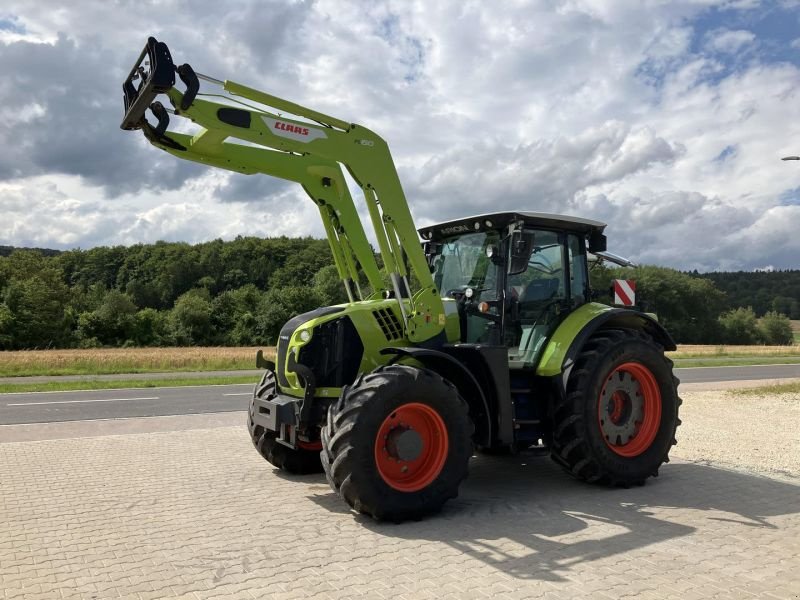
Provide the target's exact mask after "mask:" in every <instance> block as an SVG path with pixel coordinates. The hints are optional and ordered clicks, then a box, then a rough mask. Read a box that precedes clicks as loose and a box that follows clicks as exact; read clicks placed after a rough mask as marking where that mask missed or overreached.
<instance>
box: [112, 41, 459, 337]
mask: <svg viewBox="0 0 800 600" xmlns="http://www.w3.org/2000/svg"><path fill="white" fill-rule="evenodd" d="M145 55H146V56H149V58H150V61H151V64H150V68H151V72H150V73H147V72H146V70H144V69H143V68H142V67H141V66H139V67H138V70H137V67H134V70H133V71H131V75H130V76H129V78H128V80H127V81H126V82H125V85H124V86H123V87H124V89H125V96H126V116H125V120H124V121H123V125H122V127H123V128H125V129H139V128H140V129H143V130H144V133H145V135H146V136H147V137H148V139H149V140H150V141H151V142H152V143H153V144H154V145H156V146H158V147H160V148H162V149H164V150H166V151H168V152H170V153H172V154H174V155H176V156H178V157H181V158H187V159H189V160H196V161H198V162H202V163H204V164H209V165H212V166H217V167H222V168H226V169H231V170H235V171H239V172H243V173H255V172H258V173H266V174H269V175H273V176H276V177H282V178H284V179H289V180H291V181H296V182H298V183H300V184H301V185H302V186H303V187H304V188H305V189H306V191H307V192H308V193H309V195H310V196H311V198H312V199H313V200H314V201H315V202H316V203H317V205H318V206H319V207H320V211H321V214H322V217H323V223H324V224H325V229H326V233H327V234H328V239H329V241H330V243H331V247H332V248H334V257H335V258H336V257H337V256H338V258H337V268H339V269H340V271H339V272H340V275H342V276H343V278H345V277H346V276H347V275H348V274H350V267H349V263H348V256H352V255H355V256H356V257H357V259H358V262H359V263H360V264H361V266H362V268H364V270H365V273H366V272H367V271H368V270H369V271H371V273H367V277H368V278H369V279H370V283H371V284H372V285H373V289H382V286H378V285H376V284H375V283H373V281H372V280H373V278H375V272H374V271H373V270H372V268H371V265H369V263H370V261H369V260H368V259H367V258H366V256H365V251H364V245H366V247H367V248H368V247H369V245H368V243H366V236H365V235H364V233H363V227H362V226H361V222H360V220H359V219H358V213H357V210H356V208H355V206H354V204H353V202H352V198H351V197H350V195H349V193H346V190H347V187H346V184H345V182H344V178H343V176H342V174H341V171H340V170H338V164H342V165H344V166H345V168H347V170H348V171H349V173H350V174H351V175H352V176H353V178H354V179H355V181H356V182H357V183H358V185H359V186H360V187H361V189H362V191H363V193H364V198H365V200H366V205H367V209H368V212H369V216H370V221H371V223H372V226H373V229H374V231H375V237H376V240H377V242H378V246H379V249H380V252H381V255H382V257H383V263H384V269H385V271H386V273H387V274H388V276H389V279H390V280H391V282H392V288H393V292H394V295H395V297H396V298H397V299H398V303H399V306H400V310H401V312H402V314H403V321H404V325H405V327H406V335H407V337H408V339H409V340H410V341H412V342H418V343H420V342H424V341H426V340H430V339H431V338H434V337H436V336H438V335H440V334H442V333H443V330H444V322H445V319H444V307H443V305H442V300H441V298H440V297H439V293H438V291H437V289H436V287H435V284H434V282H433V278H432V277H431V273H430V270H429V268H428V264H427V261H426V259H425V255H424V253H423V251H422V247H421V245H420V243H419V236H418V234H417V231H416V228H415V226H414V221H413V219H412V217H411V213H410V211H409V208H408V203H407V202H406V198H405V194H404V193H403V189H402V185H401V184H400V180H399V177H398V175H397V170H396V168H395V166H394V161H393V160H392V156H391V153H390V152H389V148H388V146H387V144H386V142H385V141H384V140H383V139H382V138H380V137H379V136H378V135H376V134H375V133H374V132H372V131H370V130H368V129H366V128H364V127H361V126H358V125H355V124H350V123H347V122H345V121H342V120H340V119H336V118H335V117H331V116H329V115H325V114H323V113H320V112H317V111H314V110H312V109H309V108H306V107H303V106H300V105H298V104H295V103H292V102H288V101H286V100H283V99H281V98H278V97H276V96H272V95H270V94H267V93H265V92H261V91H259V90H255V89H253V88H249V87H247V86H244V85H241V84H238V83H236V82H233V81H224V82H223V81H219V80H214V79H211V78H208V77H205V76H202V75H196V74H195V73H194V71H193V70H192V68H191V67H190V66H189V65H181V66H180V67H178V68H177V69H175V68H174V67H172V69H173V70H174V71H176V72H177V73H178V75H179V76H180V78H181V79H182V80H183V82H184V83H185V84H186V91H185V92H181V91H179V90H178V89H177V88H176V87H175V86H174V74H172V73H171V71H170V67H171V65H172V62H171V57H170V55H169V51H168V49H167V48H166V45H165V44H163V43H161V42H157V41H156V40H155V39H153V38H150V40H148V46H147V47H146V48H145V51H144V52H143V53H142V56H140V62H142V60H143V57H145ZM137 73H138V74H139V76H141V78H142V83H141V85H140V87H139V88H138V89H136V88H134V87H133V84H132V80H133V79H134V78H135V77H136V76H137V75H136V74H137ZM170 74H171V75H172V83H171V84H170V81H169V75H170ZM199 78H200V79H205V80H208V81H211V82H213V83H217V84H219V85H221V86H222V87H223V89H224V90H225V91H227V92H228V93H229V94H231V95H233V96H234V97H238V98H245V99H247V100H250V101H251V102H257V103H259V104H261V105H263V106H264V107H265V108H263V109H262V108H260V107H253V106H250V105H246V104H244V103H241V102H240V105H244V106H245V107H246V108H240V106H233V105H231V104H222V103H218V102H211V101H208V100H204V99H200V98H198V97H197V96H198V90H199V82H198V79H199ZM161 93H163V94H166V95H167V96H168V98H169V100H170V103H171V104H172V106H173V110H174V114H175V115H178V116H181V117H185V118H188V119H190V120H191V121H193V122H195V123H197V124H198V125H200V126H201V127H203V128H204V130H203V131H201V132H200V133H199V134H198V135H196V136H194V137H190V136H185V135H183V136H182V135H179V134H176V133H174V132H171V131H168V130H167V127H168V123H169V117H168V116H167V110H166V109H165V108H164V107H163V106H162V105H161V104H160V103H159V102H152V100H154V99H155V97H156V96H157V95H158V94H161ZM235 101H236V100H235ZM267 107H269V108H267ZM147 108H150V110H151V111H152V112H153V114H155V115H156V116H157V118H158V121H159V122H158V125H157V126H156V127H152V126H150V125H149V124H148V123H147V121H146V119H145V117H144V114H145V111H146V109H147ZM273 110H274V111H276V112H273ZM277 111H280V112H286V113H291V114H293V115H296V116H297V117H299V118H301V119H308V120H311V121H315V122H316V123H318V124H319V126H317V125H312V124H311V123H309V122H307V121H302V120H300V119H297V118H286V117H284V116H282V115H280V114H278V112H277ZM229 138H234V139H239V140H242V141H245V142H248V143H249V144H254V145H257V146H258V147H256V148H252V147H250V146H244V145H241V144H234V143H230V142H227V141H226V140H227V139H229ZM267 149H272V150H267ZM278 157H281V158H278ZM287 157H288V158H287ZM290 165H291V166H290ZM334 165H335V167H334ZM337 170H338V176H337V175H334V171H337ZM332 186H335V188H334V189H335V193H329V194H327V195H323V194H320V193H319V192H320V191H321V190H325V189H329V188H330V187H332ZM320 201H322V202H320ZM326 206H327V207H329V208H328V213H327V215H326V214H325V212H324V211H323V208H325V207H326ZM334 215H335V218H334ZM337 220H338V223H336V221H337ZM337 225H338V226H339V227H340V229H341V230H342V231H343V232H345V234H344V241H342V238H340V237H337V236H336V235H332V234H335V233H336V231H337ZM346 249H347V250H352V253H350V252H348V251H345V250H346ZM370 252H371V251H370ZM339 261H341V263H342V265H341V266H340V264H339ZM406 261H407V263H408V267H409V268H410V269H411V271H412V272H413V273H414V275H415V276H416V278H417V281H419V283H420V289H418V290H416V291H415V292H412V291H411V289H410V286H409V283H408V279H409V278H408V275H409V273H408V272H407V269H406Z"/></svg>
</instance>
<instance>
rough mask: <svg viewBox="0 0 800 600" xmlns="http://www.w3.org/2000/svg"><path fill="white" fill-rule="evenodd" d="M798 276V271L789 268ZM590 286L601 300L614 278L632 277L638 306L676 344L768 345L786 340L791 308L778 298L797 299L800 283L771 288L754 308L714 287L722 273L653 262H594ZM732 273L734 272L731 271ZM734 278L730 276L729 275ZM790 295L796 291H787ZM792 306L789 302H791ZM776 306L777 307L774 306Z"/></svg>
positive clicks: (608, 293) (788, 339)
mask: <svg viewBox="0 0 800 600" xmlns="http://www.w3.org/2000/svg"><path fill="white" fill-rule="evenodd" d="M784 273H790V274H791V273H793V274H794V277H795V278H796V279H797V280H798V281H800V271H789V272H784ZM590 275H591V281H592V287H593V289H594V290H596V291H597V293H599V294H600V295H601V296H600V298H598V300H599V301H601V302H603V301H605V302H610V301H611V298H612V296H611V293H612V292H611V288H612V280H613V279H632V280H634V281H635V282H636V301H637V305H638V306H639V307H641V308H642V309H644V310H645V311H647V312H652V313H655V314H656V315H657V316H658V319H659V321H660V322H661V323H662V324H663V325H664V326H665V327H666V328H667V330H668V331H669V332H670V334H672V337H673V338H674V339H675V341H676V342H677V343H679V344H745V345H752V344H770V345H789V344H792V343H793V342H794V335H793V332H792V326H791V323H790V319H789V313H790V312H791V310H780V309H781V308H784V305H783V304H782V303H781V302H782V300H779V299H781V298H783V297H786V298H788V299H789V300H791V301H792V302H794V303H797V302H798V301H800V288H798V289H797V290H792V289H790V288H788V287H783V288H780V287H775V288H774V292H775V293H776V294H777V295H776V296H774V297H773V298H772V299H771V300H770V301H769V302H765V303H761V304H759V309H761V312H757V311H756V309H754V308H753V306H752V305H751V304H736V302H739V301H742V302H749V300H751V296H746V295H744V294H742V295H741V296H738V298H739V300H737V301H733V300H732V299H731V296H730V295H729V294H728V293H726V292H725V291H724V290H723V289H721V288H720V287H718V286H717V284H716V282H715V277H711V276H712V275H713V276H716V275H727V274H725V273H710V274H704V275H700V274H697V273H683V272H680V271H676V270H674V269H669V268H665V267H655V266H640V267H636V268H608V267H606V266H604V265H601V264H598V265H595V266H593V267H592V268H591V271H590ZM730 275H733V274H730ZM736 275H739V276H740V277H737V278H735V279H736V280H737V281H738V280H746V275H752V276H758V277H759V279H761V278H763V277H762V276H763V275H767V274H766V273H741V274H736ZM731 279H732V280H733V279H734V278H731ZM789 294H794V296H789ZM789 306H790V307H791V306H792V304H790V305H789ZM776 308H777V309H778V310H776Z"/></svg>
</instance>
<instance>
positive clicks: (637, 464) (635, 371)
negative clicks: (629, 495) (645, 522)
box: [551, 330, 681, 486]
mask: <svg viewBox="0 0 800 600" xmlns="http://www.w3.org/2000/svg"><path fill="white" fill-rule="evenodd" d="M677 385H678V380H677V379H676V378H675V377H674V376H673V374H672V362H671V361H670V360H669V359H668V358H667V357H666V356H665V355H664V350H663V348H661V346H659V345H658V344H657V343H656V342H655V341H654V340H653V339H652V338H651V337H650V336H648V335H646V334H644V333H642V332H639V331H633V330H605V331H600V332H598V333H597V334H595V335H594V336H592V338H590V339H589V341H588V342H587V343H586V346H585V347H584V349H583V350H582V351H581V353H580V355H579V356H578V358H577V360H576V361H575V366H574V367H573V369H572V372H571V373H570V376H569V381H568V384H567V393H566V395H565V397H564V398H562V399H561V400H560V401H559V402H557V403H556V405H555V408H554V411H553V413H554V422H553V427H554V429H553V446H552V452H551V456H552V457H553V459H554V460H555V461H556V462H558V463H560V464H561V465H562V466H563V467H564V468H566V469H567V470H568V471H569V472H570V473H571V474H572V475H574V476H576V477H578V478H579V479H583V480H586V481H590V482H597V483H608V484H612V485H623V486H626V485H631V484H641V483H643V482H644V481H645V479H647V478H648V477H650V476H655V475H658V469H659V467H660V466H661V465H662V464H663V463H664V462H668V461H669V450H670V448H671V447H672V446H673V445H674V444H675V443H676V442H675V431H676V429H677V427H678V425H680V419H679V418H678V407H679V406H680V404H681V399H680V398H679V397H678V391H677Z"/></svg>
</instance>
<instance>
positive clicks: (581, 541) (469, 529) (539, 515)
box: [311, 455, 800, 581]
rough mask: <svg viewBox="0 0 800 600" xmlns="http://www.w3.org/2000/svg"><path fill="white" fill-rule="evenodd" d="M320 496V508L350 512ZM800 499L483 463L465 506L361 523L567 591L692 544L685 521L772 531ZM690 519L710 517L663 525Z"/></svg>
mask: <svg viewBox="0 0 800 600" xmlns="http://www.w3.org/2000/svg"><path fill="white" fill-rule="evenodd" d="M314 487H315V489H314V492H317V493H316V494H313V495H312V496H311V499H312V500H313V501H314V502H316V503H317V504H319V505H320V506H322V507H324V508H326V509H328V510H330V511H333V512H338V513H347V512H351V511H349V510H348V507H347V506H346V505H345V503H344V502H343V501H342V500H341V499H340V498H339V497H338V496H336V495H334V494H333V493H322V494H319V492H320V491H322V490H320V488H317V486H314ZM799 492H800V486H797V485H793V484H792V483H788V482H786V483H784V482H781V481H778V480H774V479H767V478H763V477H758V476H754V475H748V474H745V473H737V472H734V471H727V470H722V469H717V468H713V467H708V466H703V465H697V464H691V463H679V464H675V463H673V464H670V465H666V466H665V467H664V468H662V470H661V477H659V478H657V479H651V480H649V481H648V483H647V485H645V486H644V487H633V488H630V489H609V488H603V487H596V486H591V485H587V484H585V483H581V482H579V481H576V480H574V479H572V478H570V477H569V476H567V475H566V474H565V473H564V472H562V471H561V469H560V468H558V467H557V466H556V465H554V464H553V463H552V462H551V461H550V460H549V459H546V458H542V457H526V456H524V455H521V456H516V457H485V456H480V457H477V458H474V459H473V463H472V464H471V466H470V476H469V479H468V480H467V481H465V482H464V484H463V485H462V486H461V491H460V496H459V498H457V499H456V500H451V501H450V502H448V503H447V504H446V505H445V507H444V509H443V510H442V512H441V513H440V514H439V515H437V516H433V517H430V518H428V519H425V520H424V521H421V522H410V523H404V524H401V525H394V524H389V523H376V522H374V521H373V520H371V519H369V518H367V517H364V516H363V515H358V516H356V517H355V518H356V519H357V520H358V521H359V522H360V523H362V525H363V526H364V527H366V528H367V529H369V530H371V531H373V532H374V533H376V534H378V535H382V536H387V537H395V538H402V539H424V540H431V541H439V542H443V543H446V544H448V545H450V546H452V547H454V548H457V549H458V550H460V551H461V552H463V553H465V554H467V555H469V556H472V557H475V558H478V559H480V560H482V561H484V562H485V563H487V564H490V565H492V566H494V567H495V568H497V569H500V570H502V571H503V572H505V573H508V574H509V575H512V576H514V577H517V578H522V579H534V578H535V579H542V580H549V581H561V580H563V577H561V575H559V572H561V573H565V572H567V571H569V569H570V567H571V566H574V565H577V564H580V563H583V562H590V561H594V560H598V559H601V558H607V557H610V556H614V555H616V554H621V553H625V552H629V551H631V550H635V549H637V548H643V547H645V546H648V545H650V544H655V543H660V542H665V541H668V540H671V539H677V538H681V537H683V536H687V535H690V534H692V533H693V532H695V531H696V529H697V527H695V526H692V525H688V524H686V522H687V521H688V522H690V523H694V524H700V523H702V522H703V521H704V520H712V521H714V520H716V521H722V522H734V523H736V524H740V525H744V526H751V527H759V528H774V527H775V526H774V525H772V524H771V523H769V521H768V520H767V519H768V518H769V517H773V516H778V515H789V514H794V513H798V512H800V500H798V498H800V493H799ZM687 509H688V510H696V511H708V514H706V515H704V516H702V517H698V516H697V515H689V516H688V518H687V514H686V513H683V514H676V515H675V517H676V518H675V519H673V520H667V519H665V518H664V515H665V514H666V515H669V513H670V511H671V510H687ZM656 514H658V516H655V515H656ZM500 541H502V548H503V550H500V546H501V544H500V543H498V542H500ZM509 547H512V548H514V550H513V551H509V550H508V548H509Z"/></svg>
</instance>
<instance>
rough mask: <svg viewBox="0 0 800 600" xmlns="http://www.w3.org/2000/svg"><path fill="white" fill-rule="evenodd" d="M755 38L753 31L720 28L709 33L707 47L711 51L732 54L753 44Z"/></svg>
mask: <svg viewBox="0 0 800 600" xmlns="http://www.w3.org/2000/svg"><path fill="white" fill-rule="evenodd" d="M755 39H756V36H755V34H754V33H753V32H752V31H746V30H744V29H737V30H735V31H731V30H729V29H718V30H716V31H712V32H710V33H709V35H708V41H707V42H706V47H707V48H708V49H709V50H711V51H715V52H726V53H730V54H732V53H734V52H739V51H740V50H742V49H743V48H745V47H746V46H749V45H751V44H752V43H753V42H754V41H755Z"/></svg>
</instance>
